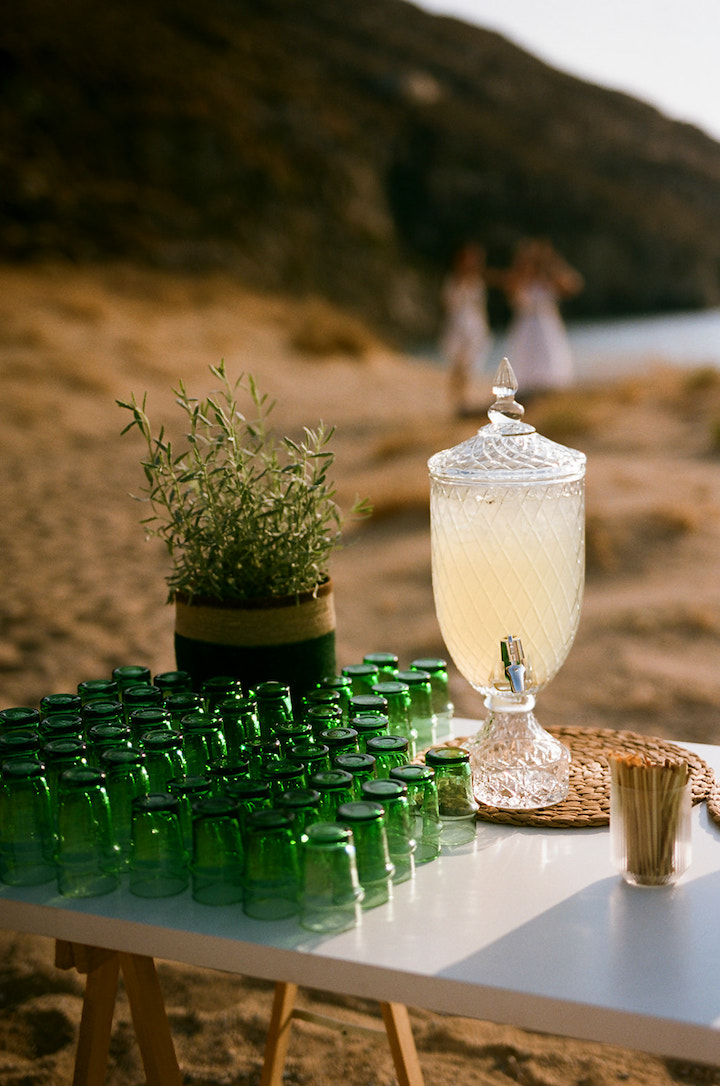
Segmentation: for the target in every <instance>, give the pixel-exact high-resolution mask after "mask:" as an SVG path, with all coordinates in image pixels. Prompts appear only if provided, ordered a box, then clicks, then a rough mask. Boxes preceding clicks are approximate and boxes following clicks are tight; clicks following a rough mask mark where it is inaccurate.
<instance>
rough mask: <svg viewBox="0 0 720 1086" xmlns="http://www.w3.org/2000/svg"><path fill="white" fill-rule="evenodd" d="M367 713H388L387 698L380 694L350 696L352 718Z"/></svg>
mask: <svg viewBox="0 0 720 1086" xmlns="http://www.w3.org/2000/svg"><path fill="white" fill-rule="evenodd" d="M365 713H380V714H381V715H382V716H387V715H388V703H387V698H384V697H382V695H380V694H354V695H353V696H352V697H351V698H350V719H351V721H352V718H353V717H356V716H362V715H364V714H365Z"/></svg>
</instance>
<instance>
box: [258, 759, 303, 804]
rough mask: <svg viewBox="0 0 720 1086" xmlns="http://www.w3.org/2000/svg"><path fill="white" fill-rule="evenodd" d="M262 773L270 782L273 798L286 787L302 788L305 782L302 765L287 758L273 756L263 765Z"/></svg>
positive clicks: (284, 790) (285, 789)
mask: <svg viewBox="0 0 720 1086" xmlns="http://www.w3.org/2000/svg"><path fill="white" fill-rule="evenodd" d="M262 774H263V779H264V780H266V781H269V782H270V790H271V793H272V796H273V799H276V798H277V796H278V795H279V794H280V793H281V792H286V791H287V790H288V788H304V787H305V784H306V777H305V768H304V766H303V765H302V764H301V763H300V762H293V761H291V760H290V759H289V758H273V759H272V760H271V761H269V762H267V763H266V765H265V766H264V767H263V771H262Z"/></svg>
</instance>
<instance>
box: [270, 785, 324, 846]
mask: <svg viewBox="0 0 720 1086" xmlns="http://www.w3.org/2000/svg"><path fill="white" fill-rule="evenodd" d="M275 807H277V809H278V810H279V811H284V812H285V813H286V814H289V815H291V817H292V828H293V834H294V835H295V839H296V841H300V839H301V837H302V835H303V834H304V833H305V831H306V829H307V827H308V826H310V825H312V823H313V822H318V821H319V819H320V793H319V792H316V791H315V789H314V788H289V789H288V790H287V791H286V792H280V794H279V795H278V796H276V797H275Z"/></svg>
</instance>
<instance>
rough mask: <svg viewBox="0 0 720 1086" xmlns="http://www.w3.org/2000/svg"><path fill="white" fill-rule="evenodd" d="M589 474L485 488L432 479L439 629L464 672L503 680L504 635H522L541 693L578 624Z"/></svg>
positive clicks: (533, 683) (476, 682) (486, 684)
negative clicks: (584, 477) (581, 477)
mask: <svg viewBox="0 0 720 1086" xmlns="http://www.w3.org/2000/svg"><path fill="white" fill-rule="evenodd" d="M584 521H585V509H584V487H583V484H582V480H572V481H556V482H548V483H545V484H541V485H539V486H538V485H537V484H533V485H532V486H526V485H523V484H511V485H507V486H498V485H494V486H492V487H490V488H488V489H485V490H483V488H482V487H477V486H473V485H469V486H463V485H462V484H460V485H458V483H457V482H455V483H453V484H444V483H443V482H440V481H438V480H434V481H433V487H432V493H431V534H432V575H433V591H434V595H435V607H436V611H437V616H438V621H439V623H440V629H441V632H442V635H443V638H444V640H445V644H446V645H447V648H448V651H449V652H450V655H451V656H452V658H453V660H454V662H455V665H456V666H457V668H458V670H459V671H460V672H461V674H462V675H464V676H465V678H466V679H467V680H468V681H469V682H470V683H471V685H472V686H474V687H475V689H476V690H480V691H482V692H484V693H486V694H489V693H491V692H492V691H493V690H494V689H495V683H496V681H502V679H503V669H502V664H501V657H500V642H501V641H502V639H503V638H506V637H507V636H508V635H512V636H513V637H518V638H520V640H521V642H522V647H523V650H524V653H525V663H526V666H527V668H528V675H527V689H528V691H530V692H536V691H537V690H539V689H540V688H542V687H543V686H545V685H546V684H547V683H548V682H550V680H551V679H552V678H553V677H554V676H555V674H556V673H557V671H558V670H559V668H560V667H561V666H562V664H563V662H564V660H565V658H566V656H567V654H568V652H569V650H570V646H571V645H572V642H573V639H574V637H575V634H576V632H577V627H578V622H579V619H580V608H581V603H582V594H583V584H584V568H585V533H584Z"/></svg>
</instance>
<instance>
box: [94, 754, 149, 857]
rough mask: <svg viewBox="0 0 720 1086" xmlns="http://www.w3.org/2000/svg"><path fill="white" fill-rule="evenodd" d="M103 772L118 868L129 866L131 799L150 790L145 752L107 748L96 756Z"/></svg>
mask: <svg viewBox="0 0 720 1086" xmlns="http://www.w3.org/2000/svg"><path fill="white" fill-rule="evenodd" d="M100 765H101V767H102V769H103V772H104V773H105V787H106V789H107V794H108V799H109V801H110V815H111V819H112V826H113V832H114V834H115V844H116V846H117V850H118V867H119V870H121V871H127V869H128V867H129V866H130V844H131V841H132V801H133V800H134V799H135V797H136V796H142V795H144V794H145V793H146V792H149V791H150V778H149V777H148V775H147V771H146V769H145V755H144V754H143V752H142V751H141V750H137V749H136V748H134V747H111V748H109V749H108V750H105V751H103V753H102V754H101V755H100Z"/></svg>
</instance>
